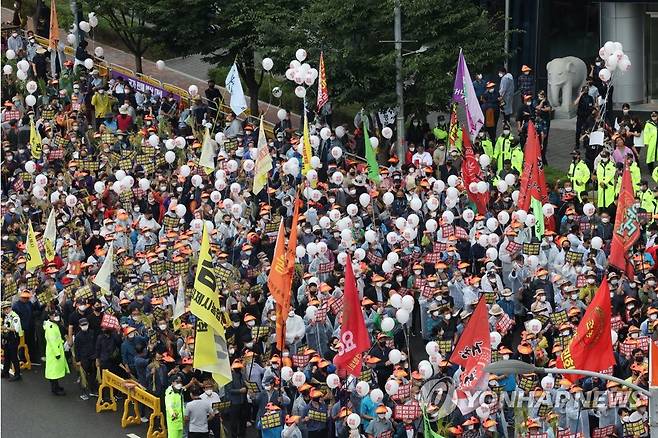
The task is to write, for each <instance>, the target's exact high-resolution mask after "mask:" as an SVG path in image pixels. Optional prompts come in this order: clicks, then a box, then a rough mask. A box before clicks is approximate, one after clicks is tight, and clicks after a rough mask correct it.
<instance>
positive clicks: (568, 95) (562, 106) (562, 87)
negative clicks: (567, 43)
mask: <svg viewBox="0 0 658 438" xmlns="http://www.w3.org/2000/svg"><path fill="white" fill-rule="evenodd" d="M546 70H547V72H548V100H549V101H550V103H551V106H552V107H553V108H555V118H556V119H570V118H572V117H574V116H575V114H576V107H575V105H574V100H575V96H578V93H579V91H580V88H581V87H582V86H583V84H584V83H585V80H586V79H587V65H585V63H584V62H583V60H582V59H580V58H576V57H575V56H565V57H564V58H555V59H554V60H552V61H551V62H549V63H548V64H546Z"/></svg>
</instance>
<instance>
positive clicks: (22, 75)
mask: <svg viewBox="0 0 658 438" xmlns="http://www.w3.org/2000/svg"><path fill="white" fill-rule="evenodd" d="M16 77H17V78H18V80H19V81H24V80H25V79H27V73H25V72H24V71H23V70H18V71H17V72H16ZM25 100H26V101H27V99H25Z"/></svg>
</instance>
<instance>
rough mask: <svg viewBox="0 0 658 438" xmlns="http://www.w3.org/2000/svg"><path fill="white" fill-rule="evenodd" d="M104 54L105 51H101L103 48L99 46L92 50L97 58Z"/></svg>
mask: <svg viewBox="0 0 658 438" xmlns="http://www.w3.org/2000/svg"><path fill="white" fill-rule="evenodd" d="M104 53H105V50H103V48H102V47H101V46H96V48H95V49H94V54H95V55H96V56H98V57H99V58H100V57H102V56H103V54H104Z"/></svg>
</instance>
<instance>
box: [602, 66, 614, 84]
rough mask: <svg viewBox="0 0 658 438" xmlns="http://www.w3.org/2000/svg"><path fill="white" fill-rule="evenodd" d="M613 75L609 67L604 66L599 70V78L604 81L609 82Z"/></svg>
mask: <svg viewBox="0 0 658 438" xmlns="http://www.w3.org/2000/svg"><path fill="white" fill-rule="evenodd" d="M611 76H612V74H611V73H610V70H608V69H607V68H602V69H601V71H599V79H601V80H602V81H603V82H608V81H609V80H610V77H611Z"/></svg>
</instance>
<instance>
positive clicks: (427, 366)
mask: <svg viewBox="0 0 658 438" xmlns="http://www.w3.org/2000/svg"><path fill="white" fill-rule="evenodd" d="M418 372H419V373H420V374H421V376H423V378H424V379H429V378H430V377H432V375H433V374H434V368H432V364H431V363H430V362H429V361H427V360H421V361H420V363H419V364H418Z"/></svg>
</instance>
